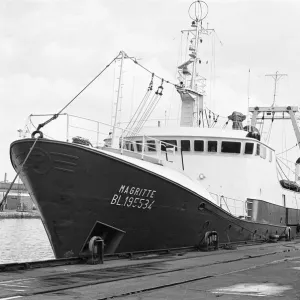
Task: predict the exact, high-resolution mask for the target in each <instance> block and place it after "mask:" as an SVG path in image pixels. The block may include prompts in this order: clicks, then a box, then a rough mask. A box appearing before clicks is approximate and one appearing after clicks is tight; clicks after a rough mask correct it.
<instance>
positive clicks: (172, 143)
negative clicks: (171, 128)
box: [160, 140, 177, 151]
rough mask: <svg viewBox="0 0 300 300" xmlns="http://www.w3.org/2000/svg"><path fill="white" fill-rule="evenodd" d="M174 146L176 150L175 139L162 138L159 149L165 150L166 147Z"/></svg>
mask: <svg viewBox="0 0 300 300" xmlns="http://www.w3.org/2000/svg"><path fill="white" fill-rule="evenodd" d="M174 146H175V151H177V141H176V140H164V141H161V147H160V148H161V151H166V149H167V148H173V147H174Z"/></svg>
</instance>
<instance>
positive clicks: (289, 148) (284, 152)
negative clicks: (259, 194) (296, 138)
mask: <svg viewBox="0 0 300 300" xmlns="http://www.w3.org/2000/svg"><path fill="white" fill-rule="evenodd" d="M296 147H298V143H297V144H296V145H295V146H293V147H291V148H289V149H286V150H284V151H282V152H280V153H277V154H276V156H277V155H280V154H283V153H285V152H288V151H290V150H292V149H294V148H296Z"/></svg>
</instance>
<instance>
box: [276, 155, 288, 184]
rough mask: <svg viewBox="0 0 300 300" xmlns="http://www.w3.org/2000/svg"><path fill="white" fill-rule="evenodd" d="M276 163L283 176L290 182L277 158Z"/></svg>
mask: <svg viewBox="0 0 300 300" xmlns="http://www.w3.org/2000/svg"><path fill="white" fill-rule="evenodd" d="M276 163H277V165H278V167H279V168H280V170H281V172H282V174H283V175H284V176H285V178H286V179H287V180H288V181H289V179H288V177H287V176H286V175H285V173H284V172H283V170H282V168H281V166H280V164H279V161H278V157H277V158H276Z"/></svg>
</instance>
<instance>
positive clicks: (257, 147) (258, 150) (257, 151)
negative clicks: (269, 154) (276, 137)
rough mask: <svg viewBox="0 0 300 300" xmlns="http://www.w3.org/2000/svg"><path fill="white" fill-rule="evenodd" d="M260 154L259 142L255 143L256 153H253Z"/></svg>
mask: <svg viewBox="0 0 300 300" xmlns="http://www.w3.org/2000/svg"><path fill="white" fill-rule="evenodd" d="M259 154H260V144H257V145H256V153H255V155H259Z"/></svg>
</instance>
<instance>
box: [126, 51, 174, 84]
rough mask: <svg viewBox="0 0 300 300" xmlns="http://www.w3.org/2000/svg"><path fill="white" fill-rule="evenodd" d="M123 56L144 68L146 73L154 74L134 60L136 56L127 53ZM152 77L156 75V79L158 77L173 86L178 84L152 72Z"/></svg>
mask: <svg viewBox="0 0 300 300" xmlns="http://www.w3.org/2000/svg"><path fill="white" fill-rule="evenodd" d="M125 57H126V58H128V59H130V60H132V61H133V62H134V63H135V64H137V65H138V66H140V67H141V68H142V69H144V70H145V71H147V72H148V73H150V74H154V73H153V72H151V71H150V70H149V69H147V68H146V67H144V66H143V65H141V64H140V63H139V62H138V61H137V60H136V58H134V59H133V58H132V57H129V56H128V55H127V54H125ZM154 77H156V78H158V79H160V80H164V82H166V83H168V84H171V85H173V86H175V87H177V86H178V85H177V84H175V83H173V82H171V81H169V80H165V79H163V78H162V77H160V76H158V75H156V74H154Z"/></svg>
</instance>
